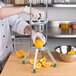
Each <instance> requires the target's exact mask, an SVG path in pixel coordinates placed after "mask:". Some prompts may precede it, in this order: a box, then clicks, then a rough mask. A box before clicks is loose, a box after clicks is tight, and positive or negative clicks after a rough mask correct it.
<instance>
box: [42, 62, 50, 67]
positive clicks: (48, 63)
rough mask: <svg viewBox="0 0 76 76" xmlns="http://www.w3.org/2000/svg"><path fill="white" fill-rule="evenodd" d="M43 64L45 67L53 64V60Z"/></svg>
mask: <svg viewBox="0 0 76 76" xmlns="http://www.w3.org/2000/svg"><path fill="white" fill-rule="evenodd" d="M42 65H43V66H44V67H49V66H50V65H51V62H43V63H42Z"/></svg>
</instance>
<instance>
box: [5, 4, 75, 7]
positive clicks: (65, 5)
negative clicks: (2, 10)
mask: <svg viewBox="0 0 76 76" xmlns="http://www.w3.org/2000/svg"><path fill="white" fill-rule="evenodd" d="M26 5H28V6H29V4H7V5H6V6H26ZM32 6H33V7H45V4H33V5H32ZM48 7H76V4H48Z"/></svg>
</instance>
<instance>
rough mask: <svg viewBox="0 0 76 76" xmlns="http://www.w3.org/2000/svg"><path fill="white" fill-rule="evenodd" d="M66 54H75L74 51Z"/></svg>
mask: <svg viewBox="0 0 76 76" xmlns="http://www.w3.org/2000/svg"><path fill="white" fill-rule="evenodd" d="M68 54H76V53H75V51H69V52H68Z"/></svg>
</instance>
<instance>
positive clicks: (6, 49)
mask: <svg viewBox="0 0 76 76" xmlns="http://www.w3.org/2000/svg"><path fill="white" fill-rule="evenodd" d="M2 6H4V4H3V3H2V2H1V1H0V7H2ZM27 25H28V23H27V22H25V21H24V20H23V19H22V18H20V17H18V16H17V15H14V16H10V17H8V18H4V19H3V20H0V61H3V60H4V59H6V57H7V56H8V54H9V53H10V52H12V51H13V46H12V39H11V33H10V26H12V31H15V32H17V33H19V34H24V28H25V27H26V26H27Z"/></svg>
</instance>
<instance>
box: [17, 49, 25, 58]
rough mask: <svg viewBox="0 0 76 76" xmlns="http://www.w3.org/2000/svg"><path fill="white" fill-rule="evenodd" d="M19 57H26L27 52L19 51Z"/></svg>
mask: <svg viewBox="0 0 76 76" xmlns="http://www.w3.org/2000/svg"><path fill="white" fill-rule="evenodd" d="M16 55H17V57H19V58H21V57H24V56H25V55H26V52H25V51H24V50H19V51H17V52H16Z"/></svg>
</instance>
